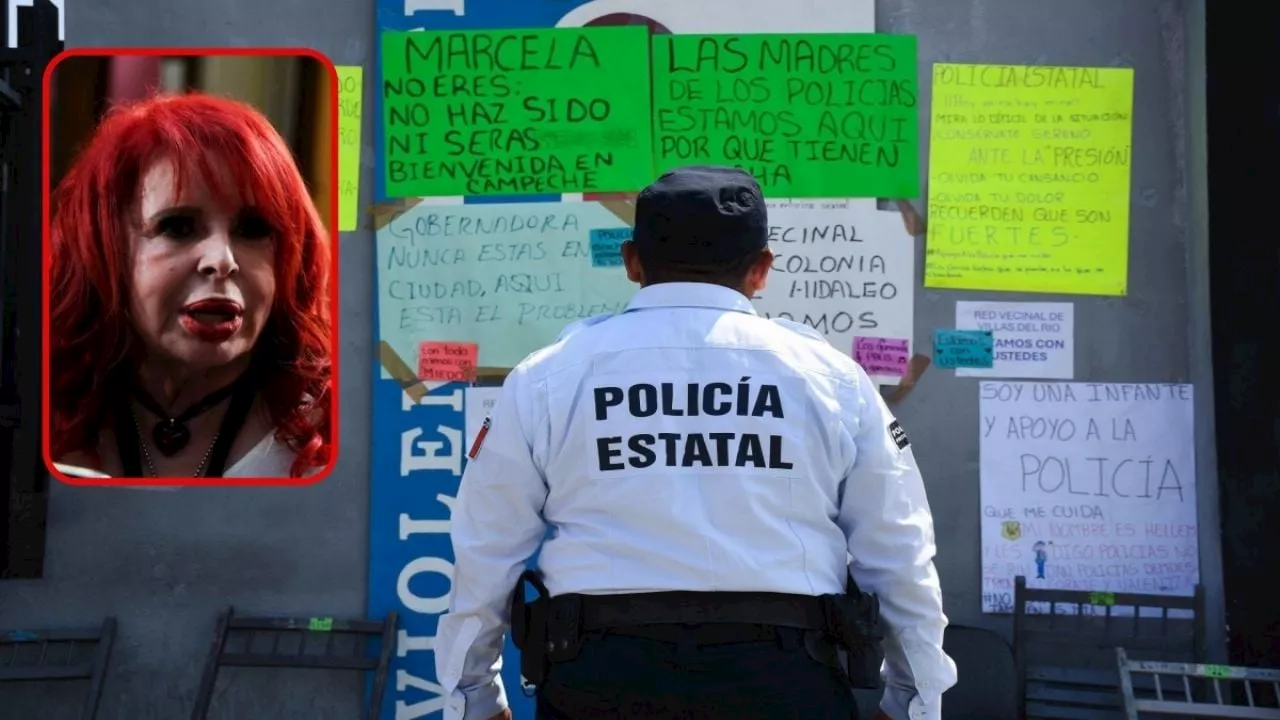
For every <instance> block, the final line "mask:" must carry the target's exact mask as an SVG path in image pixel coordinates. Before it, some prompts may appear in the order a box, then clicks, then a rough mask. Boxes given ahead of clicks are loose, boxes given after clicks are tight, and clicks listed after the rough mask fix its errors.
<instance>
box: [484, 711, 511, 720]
mask: <svg viewBox="0 0 1280 720" xmlns="http://www.w3.org/2000/svg"><path fill="white" fill-rule="evenodd" d="M489 720H511V709H510V708H507V709H506V710H503V711H502V712H500V713H498V714H497V715H494V716H493V717H491V718H489Z"/></svg>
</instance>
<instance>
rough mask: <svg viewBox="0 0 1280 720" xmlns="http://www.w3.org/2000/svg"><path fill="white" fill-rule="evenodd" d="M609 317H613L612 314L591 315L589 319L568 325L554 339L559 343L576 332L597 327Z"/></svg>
mask: <svg viewBox="0 0 1280 720" xmlns="http://www.w3.org/2000/svg"><path fill="white" fill-rule="evenodd" d="M611 317H613V313H605V314H603V315H592V316H591V317H589V318H583V319H581V320H579V321H577V322H575V323H570V324H569V325H568V326H566V327H565V329H564V330H561V331H560V336H559V337H557V338H556V342H560V341H561V340H564V339H565V338H567V337H569V336H570V335H572V334H574V333H576V332H578V331H579V330H581V329H583V328H588V327H591V326H592V325H599V324H600V323H602V322H604V321H605V320H608V319H609V318H611Z"/></svg>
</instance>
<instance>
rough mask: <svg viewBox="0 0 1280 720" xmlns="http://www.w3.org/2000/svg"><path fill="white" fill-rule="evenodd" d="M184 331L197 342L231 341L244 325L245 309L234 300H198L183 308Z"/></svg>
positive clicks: (181, 319) (181, 320) (182, 321)
mask: <svg viewBox="0 0 1280 720" xmlns="http://www.w3.org/2000/svg"><path fill="white" fill-rule="evenodd" d="M179 322H181V323H182V329H183V330H186V331H187V332H189V333H191V335H192V336H193V337H195V338H196V339H197V340H201V341H204V342H207V343H221V342H226V341H227V340H229V339H231V336H232V335H235V334H236V333H237V332H238V331H239V330H240V326H241V325H242V324H243V323H244V308H243V307H241V306H240V303H238V302H234V301H232V300H223V299H219V298H213V299H209V300H198V301H196V302H193V303H191V304H190V305H187V306H186V307H184V308H182V317H181V318H179Z"/></svg>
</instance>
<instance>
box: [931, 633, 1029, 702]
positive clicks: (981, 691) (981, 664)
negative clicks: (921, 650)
mask: <svg viewBox="0 0 1280 720" xmlns="http://www.w3.org/2000/svg"><path fill="white" fill-rule="evenodd" d="M942 649H943V650H945V651H946V653H947V655H949V656H951V659H952V660H954V661H955V663H956V673H957V681H956V684H955V687H953V688H951V689H950V690H948V691H947V692H946V694H945V695H943V697H942V708H943V714H944V715H945V716H946V718H947V720H1017V718H1018V699H1017V690H1018V673H1017V667H1016V666H1015V665H1014V662H1013V648H1011V647H1010V646H1009V643H1007V642H1005V640H1004V638H1002V637H1000V636H999V635H997V634H995V633H993V632H991V631H990V630H982V629H980V628H973V627H965V626H963V625H949V626H947V630H946V633H945V634H944V635H943V639H942Z"/></svg>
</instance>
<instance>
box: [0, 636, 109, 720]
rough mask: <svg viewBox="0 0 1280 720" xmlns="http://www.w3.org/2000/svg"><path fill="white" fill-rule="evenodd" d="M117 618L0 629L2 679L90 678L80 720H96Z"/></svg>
mask: <svg viewBox="0 0 1280 720" xmlns="http://www.w3.org/2000/svg"><path fill="white" fill-rule="evenodd" d="M115 639H116V619H115V618H114V617H108V618H106V619H104V620H103V621H102V624H101V625H99V626H98V627H96V628H76V629H70V630H9V631H0V682H33V681H34V682H42V681H54V680H88V681H89V687H88V689H87V690H86V691H85V696H84V701H83V704H82V705H81V710H80V717H81V720H93V718H94V717H95V716H96V715H97V713H98V701H99V699H100V698H101V697H102V682H103V680H104V678H105V677H106V674H107V661H108V659H109V658H110V657H111V646H112V644H113V643H114V642H115Z"/></svg>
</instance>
